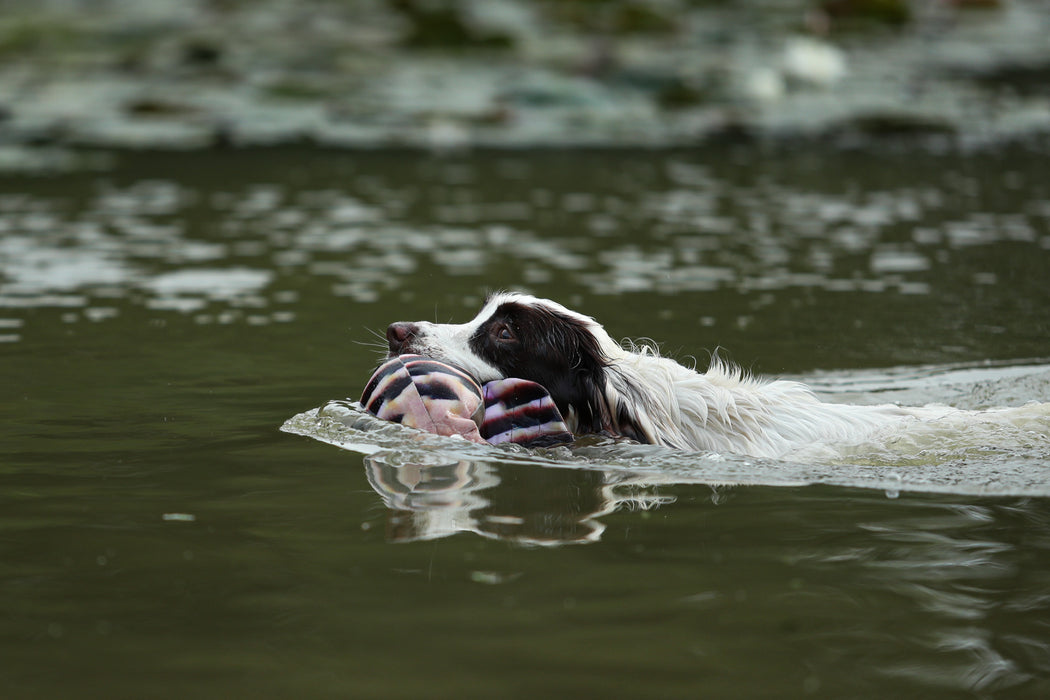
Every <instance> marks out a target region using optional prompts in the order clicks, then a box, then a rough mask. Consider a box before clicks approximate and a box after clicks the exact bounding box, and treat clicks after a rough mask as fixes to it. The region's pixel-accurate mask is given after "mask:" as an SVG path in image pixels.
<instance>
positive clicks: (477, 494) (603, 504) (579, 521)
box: [364, 453, 675, 545]
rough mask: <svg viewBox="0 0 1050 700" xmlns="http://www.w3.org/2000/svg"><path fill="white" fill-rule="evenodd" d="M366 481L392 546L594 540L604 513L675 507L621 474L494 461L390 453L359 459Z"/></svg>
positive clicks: (649, 489)
mask: <svg viewBox="0 0 1050 700" xmlns="http://www.w3.org/2000/svg"><path fill="white" fill-rule="evenodd" d="M364 461H365V468H366V470H367V475H368V483H370V484H371V485H372V488H374V489H375V490H376V492H377V493H378V494H379V495H380V496H381V497H382V498H383V502H384V503H385V504H386V506H387V508H389V509H390V510H391V513H390V515H389V521H388V523H389V527H388V534H389V536H390V539H391V540H393V541H396V542H409V541H413V540H430V539H437V538H441V537H448V536H449V535H453V534H456V533H458V532H473V533H475V534H478V535H481V536H483V537H491V538H496V539H501V540H508V541H512V542H517V543H520V544H534V545H559V544H580V543H586V542H596V541H598V539H599V538H600V537H601V535H602V532H603V531H604V530H605V526H604V525H602V523H601V522H600V521H599V520H598V518H599V517H600V516H602V515H606V514H608V513H612V512H613V511H615V510H618V509H620V508H631V509H639V510H649V509H651V508H656V507H658V506H660V505H663V504H667V503H673V502H674V500H675V499H674V497H673V496H661V495H659V494H657V493H655V492H653V491H652V489H651V487H648V486H647V485H644V484H643V485H641V486H633V485H632V481H633V480H632V479H631V478H628V477H627V476H626V475H618V476H619V478H616V477H615V476H614V475H613V474H611V473H605V472H601V471H584V470H577V469H552V468H545V469H530V468H528V467H523V466H521V465H507V464H500V463H498V462H483V461H470V460H459V461H454V462H451V463H447V464H434V465H428V464H420V463H418V462H404V463H401V462H398V461H397V459H396V457H395V456H393V455H391V454H390V453H376V454H373V455H368V456H366V457H365V459H364Z"/></svg>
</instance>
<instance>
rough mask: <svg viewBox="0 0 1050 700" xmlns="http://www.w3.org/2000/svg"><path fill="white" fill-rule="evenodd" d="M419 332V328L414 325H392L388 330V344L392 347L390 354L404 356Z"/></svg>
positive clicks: (404, 323) (400, 322) (399, 323)
mask: <svg viewBox="0 0 1050 700" xmlns="http://www.w3.org/2000/svg"><path fill="white" fill-rule="evenodd" d="M418 332H419V326H417V325H416V324H414V323H406V322H405V321H398V322H397V323H391V324H390V326H389V327H388V328H387V329H386V342H387V345H389V346H390V352H391V353H393V354H396V355H401V354H404V352H405V350H406V349H407V348H408V346H409V344H410V343H411V342H412V339H413V338H415V337H416V333H418Z"/></svg>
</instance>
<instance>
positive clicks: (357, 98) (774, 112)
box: [0, 0, 1050, 168]
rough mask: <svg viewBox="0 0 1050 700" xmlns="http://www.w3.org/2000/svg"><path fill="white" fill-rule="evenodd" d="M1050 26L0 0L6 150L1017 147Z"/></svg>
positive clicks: (661, 6)
mask: <svg viewBox="0 0 1050 700" xmlns="http://www.w3.org/2000/svg"><path fill="white" fill-rule="evenodd" d="M1048 23H1050V17H1048V13H1047V6H1046V3H1045V2H1043V1H1042V0H930V1H928V2H927V1H923V2H912V1H909V0H745V1H739V2H728V1H719V0H485V1H481V0H478V1H474V0H303V1H298V0H39V1H37V2H24V1H22V0H3V2H0V145H2V147H3V150H2V152H0V154H2V161H3V163H4V164H5V167H8V168H10V167H14V166H15V165H16V164H21V165H22V166H24V167H33V165H34V164H35V165H37V166H41V167H42V166H43V165H44V164H45V162H50V163H52V164H53V163H54V159H56V158H59V157H61V156H60V152H56V151H54V150H52V151H49V152H48V154H46V155H45V154H42V153H40V151H39V150H38V149H37V148H34V147H35V146H43V145H51V146H69V145H79V146H119V147H136V148H149V147H163V148H194V147H203V146H210V145H216V144H234V145H242V146H247V145H273V144H280V143H293V144H302V143H311V144H319V145H324V146H355V147H375V146H405V145H411V146H421V147H425V148H432V149H451V148H461V147H469V146H478V145H488V146H492V145H498V146H513V147H523V146H565V145H574V146H578V145H601V146H671V145H682V144H695V143H698V142H702V141H704V140H708V139H712V138H726V137H740V136H744V135H748V136H758V137H762V136H777V135H779V136H783V135H790V136H793V137H797V136H814V135H821V136H823V135H834V136H836V137H842V138H849V137H852V136H856V135H861V136H863V135H870V134H879V135H884V134H901V133H904V134H916V133H919V134H925V135H929V136H938V135H940V136H954V137H957V138H960V139H962V140H964V141H965V142H968V143H969V142H975V141H976V142H983V141H987V140H989V139H1006V138H1017V137H1023V136H1026V135H1028V134H1031V133H1033V132H1044V131H1046V130H1047V128H1048V127H1050V108H1048V105H1047V102H1048V99H1050V95H1048V92H1050V90H1048V88H1047V85H1048V84H1050V81H1048V80H1047V77H1048V73H1050V57H1048V53H1050V51H1048V49H1047V42H1046V36H1047V30H1048V26H1047V25H1048ZM47 159H50V160H49V161H48V160H47Z"/></svg>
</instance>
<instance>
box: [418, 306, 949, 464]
mask: <svg viewBox="0 0 1050 700" xmlns="http://www.w3.org/2000/svg"><path fill="white" fill-rule="evenodd" d="M508 302H514V303H517V304H522V305H536V306H541V307H546V308H547V309H549V310H551V311H554V312H556V313H557V314H558V315H561V316H564V317H566V318H570V319H573V320H575V321H577V322H579V323H581V324H582V325H583V326H584V327H585V328H586V329H587V331H588V332H589V333H591V334H592V335H593V336H594V338H595V339H596V340H597V341H598V344H599V346H600V348H601V350H602V352H603V353H604V354H605V356H606V357H607V361H608V365H607V368H606V374H607V380H608V381H607V384H606V388H605V395H604V396H596V397H593V398H592V403H593V404H594V405H597V406H599V407H600V409H601V411H602V414H603V415H605V416H606V417H607V420H608V421H609V429H610V430H611V431H612V432H617V425H616V421H617V418H616V417H617V416H618V415H619V409H621V408H622V409H623V410H624V411H625V412H626V413H627V415H628V416H629V417H630V418H631V421H632V422H633V423H634V425H635V427H636V428H637V429H638V431H639V432H640V433H641V434H642V435H644V436H645V437H646V438H647V439H648V440H649V441H650V442H652V443H654V444H658V445H666V446H669V447H676V448H685V449H693V450H710V451H715V452H723V453H735V454H746V455H753V456H756V457H783V456H785V455H789V454H791V453H792V452H796V451H798V450H800V449H802V448H804V447H807V448H808V447H812V446H813V445H814V444H849V443H856V442H859V441H862V440H865V439H867V438H869V437H872V436H873V435H875V434H876V433H877V432H879V431H881V430H885V429H892V428H895V427H897V426H900V425H902V424H904V423H907V422H909V421H916V420H929V419H934V418H939V417H942V416H945V415H949V414H953V415H954V414H960V413H964V412H962V411H959V410H958V409H952V408H947V407H927V408H903V407H899V406H895V405H880V406H860V405H847V404H831V403H825V402H822V401H820V400H819V399H818V398H817V397H816V396H815V395H814V394H813V392H812V391H811V390H810V389H809V388H808V387H806V386H805V385H804V384H801V383H799V382H793V381H785V380H772V381H771V380H760V379H756V378H753V377H750V376H747V375H745V374H744V373H743V372H742V371H741V370H739V369H737V368H735V367H732V366H729V365H727V364H725V363H722V362H720V361H717V360H716V361H715V362H713V363H712V365H711V367H710V368H709V369H708V370H707V371H706V372H702V373H701V372H697V371H695V370H692V369H690V368H688V367H684V366H683V365H681V364H679V363H677V362H675V361H674V360H671V359H669V358H666V357H661V356H659V354H658V353H657V352H656V351H655V350H654V349H653V348H651V347H648V346H638V345H634V344H630V345H628V347H627V348H625V347H623V346H621V344H620V343H617V342H616V341H614V340H613V339H612V338H611V337H610V336H609V334H608V333H607V332H606V331H605V329H604V328H603V327H602V326H601V325H600V324H599V323H597V322H596V321H595V320H594V319H593V318H591V317H589V316H584V315H582V314H579V313H577V312H575V311H572V310H570V309H567V308H565V307H564V306H562V305H560V304H558V303H556V302H553V301H550V300H547V299H539V298H536V297H533V296H529V295H524V294H507V293H501V294H496V295H494V296H492V297H491V298H490V299H489V300H488V302H487V303H486V305H485V307H484V308H483V309H482V310H481V312H480V313H479V314H478V316H477V317H476V318H474V319H473V320H472V321H469V322H468V323H464V324H434V323H426V322H420V323H417V324H416V325H417V326H418V327H419V331H418V334H417V336H416V338H415V341H414V346H413V347H414V350H415V351H417V352H421V353H422V354H425V355H430V356H432V357H435V358H437V359H441V360H444V361H446V362H449V363H451V364H454V365H457V366H458V367H460V368H462V369H464V370H466V371H467V372H470V373H471V374H473V375H475V376H476V377H477V378H478V379H479V380H480V381H482V382H485V381H490V380H493V379H499V378H501V375H500V372H499V370H498V369H496V368H495V367H493V366H491V365H490V364H488V363H487V362H485V361H484V360H483V359H482V358H479V357H477V356H476V355H475V354H474V353H473V352H472V351H471V348H470V346H469V343H468V341H469V339H470V337H471V335H472V334H473V333H474V332H475V331H476V330H477V329H478V328H479V327H480V326H481V325H482V324H483V323H484V322H485V321H486V320H487V319H488V318H489V317H490V316H491V315H492V314H493V313H494V312H495V310H496V308H497V307H499V306H500V305H501V304H505V303H508ZM569 369H570V368H568V367H566V371H567V372H568V371H569ZM565 418H566V419H567V421H568V422H569V423H570V428H575V426H574V425H573V420H574V416H573V415H572V412H571V411H570V414H569V415H567V416H565Z"/></svg>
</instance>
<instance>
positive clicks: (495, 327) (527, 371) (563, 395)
mask: <svg viewBox="0 0 1050 700" xmlns="http://www.w3.org/2000/svg"><path fill="white" fill-rule="evenodd" d="M504 329H509V330H510V332H511V335H512V338H509V339H507V338H501V337H500V332H501V331H502V330H504ZM469 344H470V349H471V350H472V351H473V352H474V353H475V354H477V355H478V356H479V357H481V358H482V359H484V360H485V361H486V362H488V363H489V364H491V365H493V366H494V367H496V368H497V369H499V370H500V372H501V373H502V374H503V376H505V377H517V378H520V379H527V380H529V381H533V382H536V383H537V384H540V385H541V386H543V387H545V388H546V389H547V391H548V392H550V395H551V398H552V399H554V403H555V404H556V405H557V406H558V410H559V411H561V412H562V414H563V415H566V416H568V415H569V412H570V408H571V409H572V411H573V412H574V413H575V416H576V419H577V422H578V425H577V432H580V433H594V432H600V431H602V430H605V429H608V428H610V427H611V426H610V422H611V416H609V413H608V409H606V408H605V406H604V402H603V401H602V400H601V397H602V396H603V395H604V392H605V383H606V366H607V362H608V358H606V357H605V355H604V353H602V351H601V348H600V347H599V345H598V341H597V339H596V338H595V337H594V334H593V333H591V331H590V329H589V328H588V327H587V325H586V324H585V323H584V322H583V321H581V320H579V319H576V318H573V317H570V316H566V315H563V314H560V313H558V312H557V311H554V310H552V309H549V308H545V307H543V306H531V305H528V304H521V303H518V302H513V301H510V302H507V303H505V304H501V305H500V306H499V307H497V308H496V311H495V312H494V313H493V314H492V316H491V317H490V318H489V319H488V320H487V321H485V323H483V324H482V325H481V327H480V328H478V330H477V331H476V332H475V333H474V335H473V336H471V338H470V341H469Z"/></svg>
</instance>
